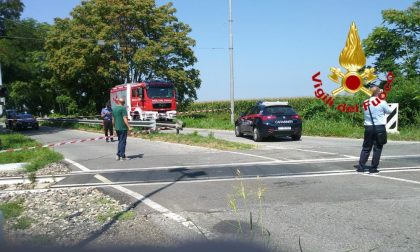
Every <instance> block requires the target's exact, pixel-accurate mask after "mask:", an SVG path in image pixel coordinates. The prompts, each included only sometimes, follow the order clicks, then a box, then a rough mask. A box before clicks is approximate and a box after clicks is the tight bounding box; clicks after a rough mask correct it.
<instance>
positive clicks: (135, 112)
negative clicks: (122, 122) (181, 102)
mask: <svg viewBox="0 0 420 252" xmlns="http://www.w3.org/2000/svg"><path fill="white" fill-rule="evenodd" d="M110 98H111V106H112V107H114V106H115V105H116V104H117V100H118V99H119V98H123V99H124V100H125V101H126V104H125V105H126V108H127V114H128V119H129V120H158V119H164V120H172V119H174V118H175V116H176V93H175V87H174V84H173V83H170V82H163V81H150V82H141V83H127V84H121V85H118V86H115V87H113V88H112V89H111V97H110Z"/></svg>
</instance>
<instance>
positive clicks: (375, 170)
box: [369, 168, 379, 174]
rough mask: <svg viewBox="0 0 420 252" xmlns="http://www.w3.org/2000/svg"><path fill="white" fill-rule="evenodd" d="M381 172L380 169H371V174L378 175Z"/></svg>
mask: <svg viewBox="0 0 420 252" xmlns="http://www.w3.org/2000/svg"><path fill="white" fill-rule="evenodd" d="M378 173H379V171H378V169H376V168H374V169H369V174H378Z"/></svg>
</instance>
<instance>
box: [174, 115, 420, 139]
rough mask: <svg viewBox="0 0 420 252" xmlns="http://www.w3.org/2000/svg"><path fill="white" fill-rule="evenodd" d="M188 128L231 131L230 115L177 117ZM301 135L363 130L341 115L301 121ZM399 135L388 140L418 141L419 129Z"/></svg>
mask: <svg viewBox="0 0 420 252" xmlns="http://www.w3.org/2000/svg"><path fill="white" fill-rule="evenodd" d="M178 118H179V119H180V120H182V121H183V122H184V123H185V127H189V128H205V129H221V130H233V126H232V125H231V124H230V114H229V113H227V112H220V113H207V114H206V113H197V114H193V115H188V116H180V117H178ZM302 130H303V133H302V134H303V135H306V136H327V137H332V136H334V137H351V138H363V132H364V128H363V125H361V124H360V123H359V122H354V121H352V119H351V118H347V117H345V115H343V116H342V117H341V118H338V119H333V118H331V119H325V118H320V117H316V118H311V119H306V120H305V119H304V120H303V129H302ZM399 131H400V134H391V133H389V134H388V139H389V140H411V141H420V128H419V127H416V126H410V127H404V128H400V129H399Z"/></svg>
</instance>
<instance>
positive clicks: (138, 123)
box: [37, 118, 183, 134]
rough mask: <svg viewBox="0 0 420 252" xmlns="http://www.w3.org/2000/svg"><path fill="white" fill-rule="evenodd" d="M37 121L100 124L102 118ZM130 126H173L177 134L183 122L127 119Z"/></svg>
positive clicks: (161, 127) (158, 127) (162, 127)
mask: <svg viewBox="0 0 420 252" xmlns="http://www.w3.org/2000/svg"><path fill="white" fill-rule="evenodd" d="M37 120H38V121H41V122H42V121H45V122H68V123H80V124H93V125H100V124H102V123H103V120H91V119H75V118H37ZM129 124H130V126H132V127H142V128H149V129H150V130H155V131H156V130H160V129H164V128H173V129H175V130H176V133H177V134H179V131H180V130H183V123H182V121H180V120H177V121H176V123H175V124H174V123H159V122H156V121H155V120H150V121H129Z"/></svg>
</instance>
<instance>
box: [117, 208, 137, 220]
mask: <svg viewBox="0 0 420 252" xmlns="http://www.w3.org/2000/svg"><path fill="white" fill-rule="evenodd" d="M134 217H136V213H135V212H134V211H131V210H130V211H128V212H124V213H122V214H121V215H120V216H118V220H120V221H128V220H132V219H134Z"/></svg>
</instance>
